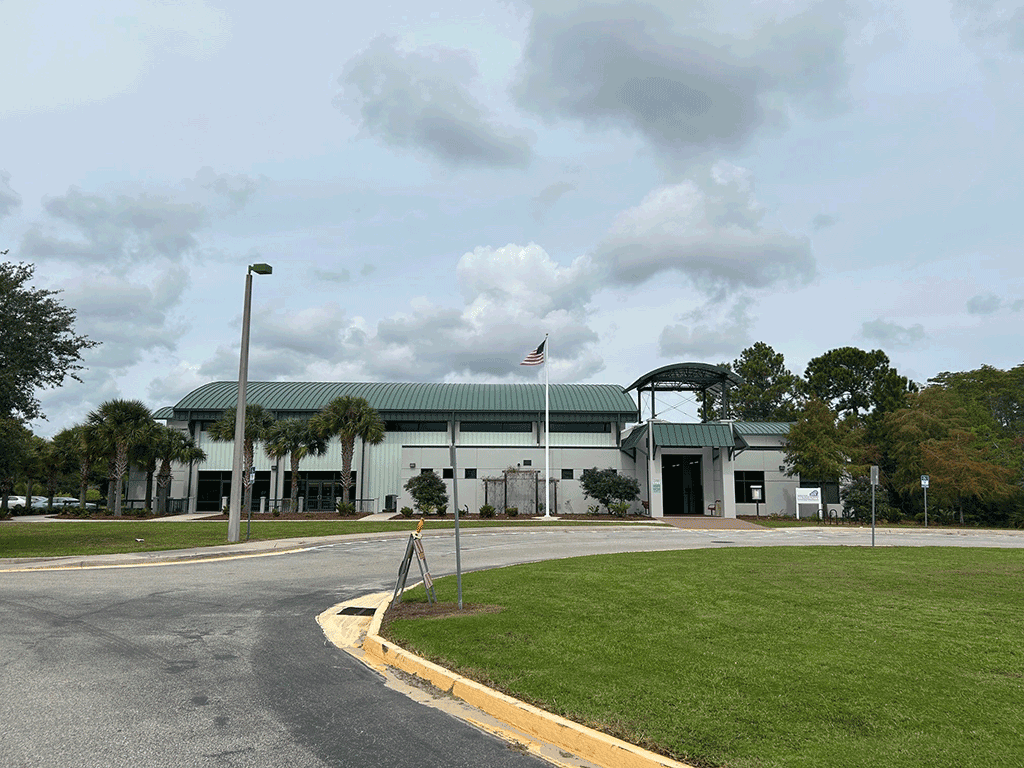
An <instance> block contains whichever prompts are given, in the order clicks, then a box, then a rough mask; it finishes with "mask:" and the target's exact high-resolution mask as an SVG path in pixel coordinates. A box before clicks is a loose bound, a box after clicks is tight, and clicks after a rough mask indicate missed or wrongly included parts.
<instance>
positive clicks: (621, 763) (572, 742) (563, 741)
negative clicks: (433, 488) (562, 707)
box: [362, 598, 693, 768]
mask: <svg viewBox="0 0 1024 768" xmlns="http://www.w3.org/2000/svg"><path fill="white" fill-rule="evenodd" d="M390 603H391V600H390V598H389V599H387V600H385V601H384V602H382V603H381V604H380V606H379V607H378V608H377V610H376V612H375V613H374V616H373V621H372V622H371V624H370V626H369V628H368V630H367V634H366V638H365V639H364V640H363V645H362V648H363V652H364V653H365V654H366V656H367V657H368V659H367V660H368V661H374V662H376V663H379V664H383V665H386V666H389V667H394V668H396V669H400V670H402V671H403V672H406V673H408V674H410V675H415V676H416V677H418V678H421V679H422V680H426V681H427V682H429V683H430V684H431V685H433V686H434V687H435V688H439V689H440V690H442V691H445V692H446V693H449V694H451V695H452V696H455V697H456V698H459V699H462V700H463V701H465V702H466V703H467V704H469V705H471V706H474V707H476V708H477V709H479V710H481V711H483V712H486V713H487V714H489V715H490V716H492V717H494V718H497V719H498V720H501V721H502V722H504V723H506V724H507V725H510V726H511V727H513V728H515V729H517V730H519V731H521V732H522V733H524V734H526V735H528V736H532V737H534V738H537V739H540V740H541V741H546V742H548V743H549V744H553V745H554V746H556V747H558V748H559V749H564V750H565V751H567V752H571V753H572V754H574V755H576V756H577V757H581V758H583V759H585V760H589V761H590V762H592V763H596V764H597V765H600V766H603V767H604V768H693V766H691V765H688V764H687V763H681V762H678V761H676V760H672V759H671V758H668V757H664V756H662V755H657V754H655V753H653V752H650V751H648V750H646V749H643V748H641V747H638V746H636V745H635V744H630V743H628V742H625V741H622V740H621V739H616V738H614V737H613V736H609V735H607V734H605V733H601V732H600V731H595V730H594V729H593V728H587V727H586V726H583V725H580V724H579V723H574V722H572V721H571V720H566V719H565V718H564V717H560V716H558V715H553V714H551V713H550V712H545V711H544V710H542V709H539V708H538V707H534V706H532V705H530V704H527V703H526V702H523V701H519V700H518V699H514V698H512V697H511V696H506V695H505V694H503V693H499V692H498V691H495V690H492V689H490V688H487V687H486V686H483V685H480V683H477V682H474V681H473V680H468V679H466V678H464V677H462V676H461V675H457V674H455V673H454V672H450V671H449V670H447V669H445V668H444V667H441V666H438V665H437V664H433V663H431V662H429V661H427V660H426V659H421V658H420V657H419V656H416V655H415V654H412V653H409V652H408V651H406V650H405V649H404V648H401V647H399V646H397V645H395V644H394V643H391V642H389V641H387V640H385V639H384V638H382V637H380V635H379V634H378V632H380V625H381V621H382V620H383V617H384V612H385V611H386V610H387V608H388V605H390Z"/></svg>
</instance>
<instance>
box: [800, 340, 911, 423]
mask: <svg viewBox="0 0 1024 768" xmlns="http://www.w3.org/2000/svg"><path fill="white" fill-rule="evenodd" d="M802 386H803V389H804V391H805V392H806V394H807V395H808V396H809V397H812V398H817V399H819V400H821V401H822V402H824V403H826V404H827V405H828V406H829V407H830V408H831V409H832V410H834V411H835V412H836V414H837V415H838V416H839V418H840V419H845V418H848V417H852V418H854V419H858V420H859V419H862V418H863V417H864V416H865V415H867V414H869V413H877V414H881V413H884V412H886V411H889V410H893V409H894V408H899V407H900V406H901V405H902V404H903V397H904V395H906V393H907V392H914V391H916V390H917V385H915V384H914V383H913V382H911V381H910V380H909V379H907V378H906V377H904V376H900V375H899V374H898V373H897V372H896V369H894V368H893V367H892V366H891V365H890V364H889V356H888V355H886V354H885V352H883V351H882V350H880V349H876V350H873V351H871V352H865V351H864V350H863V349H858V348H856V347H840V348H839V349H833V350H831V351H829V352H826V353H825V354H823V355H820V356H818V357H816V358H814V359H813V360H811V361H810V362H809V363H807V368H806V369H805V371H804V381H803V385H802Z"/></svg>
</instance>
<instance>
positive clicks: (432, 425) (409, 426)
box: [385, 421, 448, 432]
mask: <svg viewBox="0 0 1024 768" xmlns="http://www.w3.org/2000/svg"><path fill="white" fill-rule="evenodd" d="M385 427H386V428H387V431H388V432H447V431H448V422H446V421H388V422H386V423H385Z"/></svg>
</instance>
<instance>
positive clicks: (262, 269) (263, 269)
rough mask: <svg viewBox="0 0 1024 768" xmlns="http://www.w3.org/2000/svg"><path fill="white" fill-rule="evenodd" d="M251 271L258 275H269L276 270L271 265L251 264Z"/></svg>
mask: <svg viewBox="0 0 1024 768" xmlns="http://www.w3.org/2000/svg"><path fill="white" fill-rule="evenodd" d="M249 271H250V272H255V273H256V274H257V275H269V274H272V273H273V271H274V268H273V267H272V266H270V265H269V264H262V263H261V264H251V265H249Z"/></svg>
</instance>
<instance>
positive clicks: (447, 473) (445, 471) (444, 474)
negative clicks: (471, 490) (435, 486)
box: [441, 467, 455, 480]
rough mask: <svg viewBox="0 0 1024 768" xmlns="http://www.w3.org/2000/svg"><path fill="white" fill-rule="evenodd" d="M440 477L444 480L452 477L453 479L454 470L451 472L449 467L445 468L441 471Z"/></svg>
mask: <svg viewBox="0 0 1024 768" xmlns="http://www.w3.org/2000/svg"><path fill="white" fill-rule="evenodd" d="M441 477H442V478H443V479H444V480H451V479H452V478H453V477H455V470H453V469H452V468H451V467H445V468H444V469H442V470H441Z"/></svg>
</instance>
